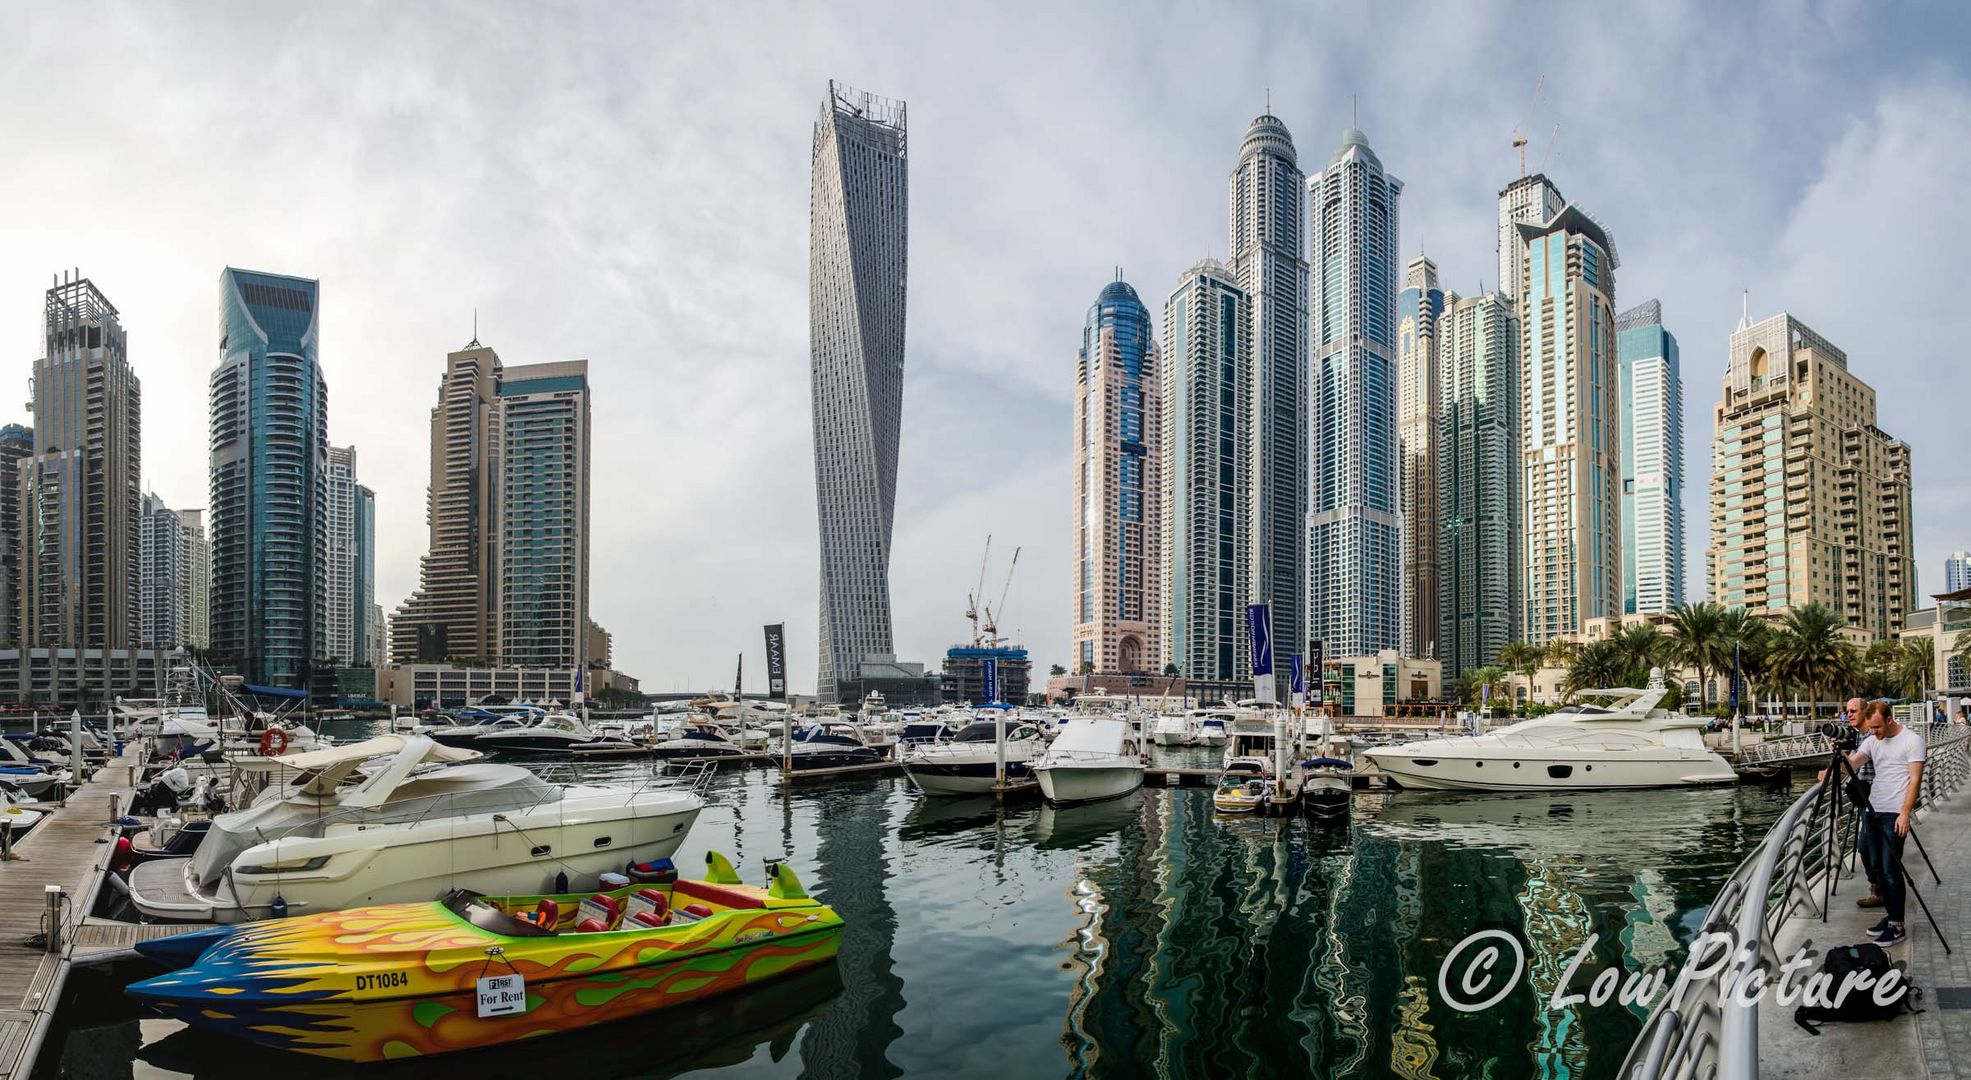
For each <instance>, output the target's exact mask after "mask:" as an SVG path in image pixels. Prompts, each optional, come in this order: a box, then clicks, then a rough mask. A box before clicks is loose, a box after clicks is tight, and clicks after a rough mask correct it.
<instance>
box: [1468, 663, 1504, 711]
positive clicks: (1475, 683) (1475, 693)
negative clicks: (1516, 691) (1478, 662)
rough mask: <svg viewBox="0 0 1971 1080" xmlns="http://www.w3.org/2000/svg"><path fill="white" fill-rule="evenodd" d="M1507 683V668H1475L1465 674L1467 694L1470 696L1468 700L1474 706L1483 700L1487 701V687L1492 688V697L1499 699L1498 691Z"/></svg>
mask: <svg viewBox="0 0 1971 1080" xmlns="http://www.w3.org/2000/svg"><path fill="white" fill-rule="evenodd" d="M1505 681H1506V669H1505V668H1502V667H1482V668H1473V669H1471V670H1470V671H1467V672H1465V693H1466V694H1468V695H1470V696H1469V697H1468V698H1467V699H1466V700H1467V701H1468V702H1470V703H1471V704H1473V705H1477V704H1478V703H1479V702H1480V701H1481V700H1484V699H1485V697H1486V695H1485V687H1487V686H1490V687H1492V690H1493V693H1492V695H1491V696H1492V697H1497V696H1498V689H1499V687H1501V686H1503V685H1504V684H1505Z"/></svg>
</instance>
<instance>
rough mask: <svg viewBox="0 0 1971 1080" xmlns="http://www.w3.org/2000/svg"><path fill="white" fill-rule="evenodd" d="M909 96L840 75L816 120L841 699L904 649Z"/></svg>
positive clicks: (824, 550)
mask: <svg viewBox="0 0 1971 1080" xmlns="http://www.w3.org/2000/svg"><path fill="white" fill-rule="evenodd" d="M905 130H906V124H905V115H904V104H903V102H901V101H893V100H890V99H888V98H880V97H876V96H874V95H872V94H866V93H860V92H857V91H854V90H851V89H849V88H848V87H846V86H843V85H841V84H839V83H836V82H832V81H831V82H830V83H829V84H828V100H827V101H826V102H825V103H823V105H822V108H821V116H820V118H819V119H817V120H816V121H815V124H814V156H813V165H812V177H811V185H812V187H811V196H810V199H811V201H810V205H809V210H808V349H809V365H808V371H809V375H810V377H811V379H812V381H813V388H814V484H815V505H816V510H817V511H818V513H819V517H820V523H821V664H820V670H819V672H818V675H817V686H816V690H817V693H818V694H819V696H820V699H821V700H822V701H824V702H828V701H835V700H836V699H837V696H838V693H839V686H840V684H841V683H844V682H854V681H856V680H857V679H858V677H859V674H860V667H861V663H862V658H863V657H865V656H869V655H872V654H887V653H890V652H892V651H893V650H892V646H891V641H890V536H891V532H892V529H893V525H894V521H895V517H896V496H897V438H898V435H899V432H900V431H901V429H902V411H903V327H904V274H905V268H906V258H907V251H908V239H909V235H908V230H907V221H908V210H909V194H910V191H909V162H908V160H907V158H906V154H905V140H904V135H905Z"/></svg>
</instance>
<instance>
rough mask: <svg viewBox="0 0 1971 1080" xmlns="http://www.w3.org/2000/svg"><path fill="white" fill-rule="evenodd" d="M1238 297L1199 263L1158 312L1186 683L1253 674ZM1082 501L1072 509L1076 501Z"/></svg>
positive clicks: (1172, 572)
mask: <svg viewBox="0 0 1971 1080" xmlns="http://www.w3.org/2000/svg"><path fill="white" fill-rule="evenodd" d="M1248 305H1249V300H1248V298H1247V296H1246V292H1245V290H1244V289H1241V288H1239V285H1238V281H1237V279H1236V277H1235V275H1233V273H1232V271H1231V270H1230V268H1228V267H1226V266H1225V264H1223V263H1221V262H1218V261H1217V260H1215V259H1205V260H1203V261H1201V262H1199V263H1198V264H1197V265H1195V266H1193V267H1191V268H1190V269H1189V270H1186V271H1185V272H1184V276H1183V277H1182V278H1179V279H1178V282H1177V291H1175V292H1173V293H1171V294H1170V299H1168V300H1166V301H1164V305H1163V348H1162V350H1161V353H1162V360H1163V384H1162V386H1161V388H1160V396H1161V398H1162V408H1163V419H1162V431H1161V435H1162V436H1163V444H1162V454H1161V461H1160V463H1159V466H1158V468H1159V471H1160V472H1161V473H1162V484H1163V490H1162V497H1161V499H1160V500H1159V501H1160V502H1161V506H1162V511H1163V536H1162V544H1163V569H1162V577H1163V581H1162V586H1163V593H1162V597H1161V600H1160V601H1159V603H1158V607H1159V608H1160V609H1161V612H1162V616H1163V621H1162V624H1161V627H1160V630H1159V632H1158V637H1159V639H1160V640H1161V642H1162V645H1163V662H1164V663H1169V664H1176V665H1177V671H1178V673H1179V674H1181V675H1183V676H1184V677H1185V678H1187V679H1192V680H1212V681H1217V682H1230V681H1232V680H1234V679H1243V678H1245V677H1246V675H1247V673H1248V672H1250V671H1251V670H1252V668H1251V666H1250V663H1249V653H1248V650H1247V645H1246V632H1245V615H1244V611H1243V608H1242V605H1243V604H1244V603H1245V601H1246V598H1247V597H1249V596H1251V595H1252V562H1251V556H1252V551H1251V545H1250V543H1249V541H1248V537H1247V530H1248V529H1249V528H1251V524H1252V506H1251V499H1252V486H1251V484H1250V483H1249V482H1248V479H1247V475H1246V473H1247V470H1248V469H1250V468H1251V467H1252V457H1251V453H1250V450H1251V439H1252V368H1251V365H1250V364H1249V362H1248V361H1249V358H1250V355H1251V345H1252V339H1251V337H1250V336H1249V335H1250V333H1251V329H1252V321H1251V312H1250V311H1249V310H1248ZM1077 505H1079V504H1077Z"/></svg>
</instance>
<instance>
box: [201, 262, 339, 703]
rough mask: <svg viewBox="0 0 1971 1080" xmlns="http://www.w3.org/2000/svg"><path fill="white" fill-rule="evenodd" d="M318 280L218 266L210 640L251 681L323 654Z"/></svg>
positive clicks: (303, 670)
mask: <svg viewBox="0 0 1971 1080" xmlns="http://www.w3.org/2000/svg"><path fill="white" fill-rule="evenodd" d="M319 300H320V289H319V287H318V285H317V284H316V283H315V282H314V281H311V280H309V279H307V278H297V277H285V276H282V275H278V274H262V273H257V272H255V271H251V270H237V269H233V268H231V267H228V268H227V269H226V270H225V271H224V272H223V273H221V274H220V275H219V353H220V360H219V366H218V367H216V368H215V369H213V372H212V380H211V385H212V402H211V423H212V503H211V506H210V507H209V508H208V509H209V510H210V512H211V515H212V521H211V525H212V650H213V652H215V653H217V654H218V656H219V657H220V658H221V659H223V660H226V661H230V662H233V663H236V664H238V665H239V670H240V672H241V674H243V675H245V676H246V677H247V679H248V681H250V682H256V683H263V684H266V685H270V686H281V687H291V688H297V689H298V688H302V687H305V686H306V685H307V680H308V676H309V674H310V672H311V671H312V670H313V664H314V661H315V660H317V659H320V658H322V657H323V656H324V655H325V654H324V652H323V648H322V646H323V636H324V635H323V621H324V620H323V616H324V615H325V614H326V610H325V608H326V603H325V598H324V586H325V585H326V582H327V577H328V383H327V382H326V381H325V380H324V379H323V378H322V369H321V367H320V365H319V364H318V363H317V360H316V351H317V347H318V345H319V342H320V334H321V324H320V311H319V308H318V303H319Z"/></svg>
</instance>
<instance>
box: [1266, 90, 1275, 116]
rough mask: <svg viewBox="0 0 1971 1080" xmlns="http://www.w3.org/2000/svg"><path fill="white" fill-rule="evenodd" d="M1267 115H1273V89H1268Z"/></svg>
mask: <svg viewBox="0 0 1971 1080" xmlns="http://www.w3.org/2000/svg"><path fill="white" fill-rule="evenodd" d="M1266 115H1268V116H1271V115H1273V88H1272V87H1270V86H1269V87H1267V88H1266Z"/></svg>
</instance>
